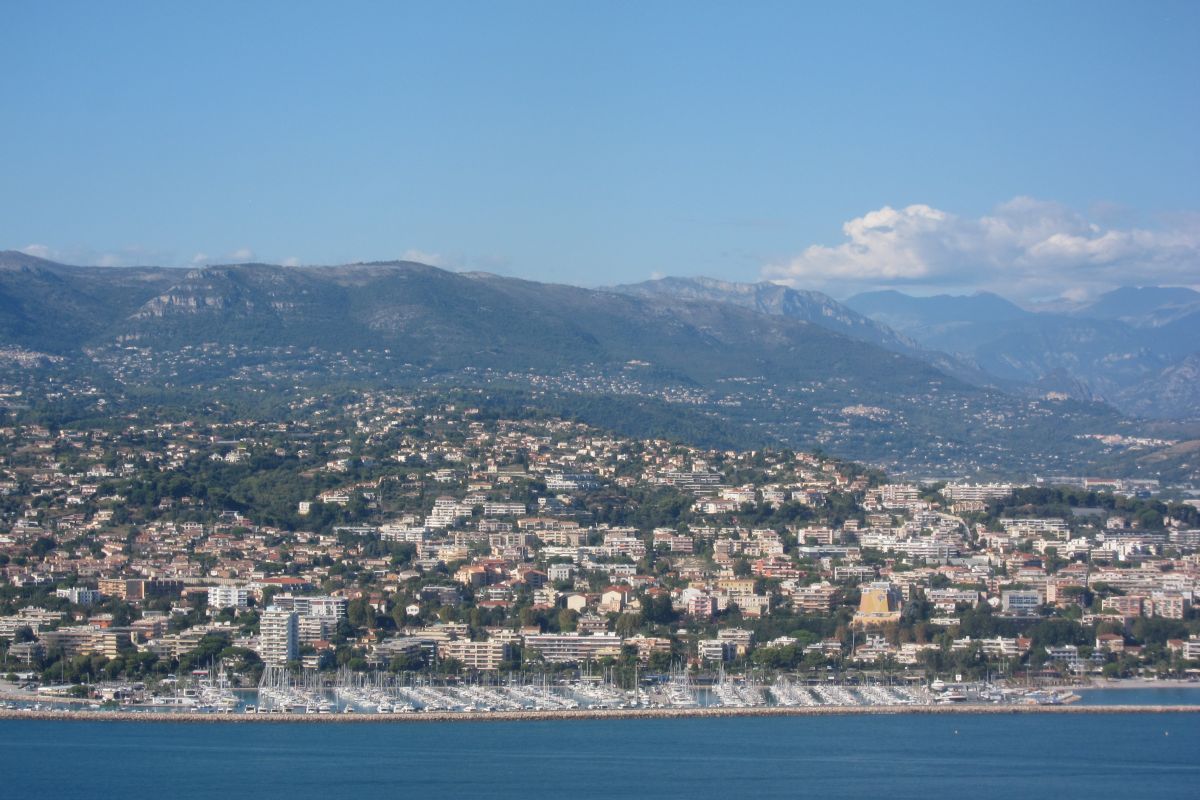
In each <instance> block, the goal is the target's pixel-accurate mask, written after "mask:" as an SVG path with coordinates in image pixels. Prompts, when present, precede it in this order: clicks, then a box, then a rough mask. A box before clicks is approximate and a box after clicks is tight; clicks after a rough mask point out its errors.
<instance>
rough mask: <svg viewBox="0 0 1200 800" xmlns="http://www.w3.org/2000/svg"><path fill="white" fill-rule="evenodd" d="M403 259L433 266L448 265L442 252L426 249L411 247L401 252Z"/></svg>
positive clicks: (401, 258)
mask: <svg viewBox="0 0 1200 800" xmlns="http://www.w3.org/2000/svg"><path fill="white" fill-rule="evenodd" d="M400 260H401V261H415V262H417V263H418V264H428V265H429V266H431V267H442V266H445V265H446V259H444V258H443V257H442V255H441V254H440V253H429V252H426V251H424V250H416V249H413V248H409V249H408V250H405V251H404V252H403V253H401V254H400Z"/></svg>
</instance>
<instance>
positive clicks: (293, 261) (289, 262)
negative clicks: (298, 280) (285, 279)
mask: <svg viewBox="0 0 1200 800" xmlns="http://www.w3.org/2000/svg"><path fill="white" fill-rule="evenodd" d="M283 266H285V267H298V266H300V259H299V258H297V257H296V256H288V257H287V258H285V259H284V260H283Z"/></svg>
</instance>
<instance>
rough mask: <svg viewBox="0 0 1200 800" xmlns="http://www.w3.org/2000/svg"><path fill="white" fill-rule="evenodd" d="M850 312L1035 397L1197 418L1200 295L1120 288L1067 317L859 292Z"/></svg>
mask: <svg viewBox="0 0 1200 800" xmlns="http://www.w3.org/2000/svg"><path fill="white" fill-rule="evenodd" d="M846 305H847V306H849V307H850V308H853V309H854V310H856V311H858V312H860V313H862V314H864V315H865V316H868V317H870V318H871V319H873V320H875V321H877V322H880V323H882V324H884V325H887V326H888V327H889V328H891V329H893V330H896V331H898V332H900V333H902V334H904V335H906V336H909V337H911V338H912V339H914V340H915V341H917V342H920V343H921V344H922V345H923V346H925V347H928V348H932V349H938V350H946V351H947V352H951V353H953V354H955V355H957V356H960V357H962V358H965V359H968V360H970V361H971V362H972V363H973V364H974V365H975V366H977V367H978V368H979V369H981V370H983V371H985V372H986V373H988V374H990V375H992V376H994V377H996V378H998V379H1001V380H1004V381H1009V382H1012V383H1023V384H1027V385H1034V386H1036V387H1038V389H1040V390H1055V391H1064V392H1068V393H1070V394H1072V395H1073V396H1075V397H1080V398H1094V399H1098V400H1102V401H1104V402H1107V403H1110V404H1111V405H1113V406H1115V407H1116V408H1119V409H1120V410H1122V411H1124V412H1126V413H1129V414H1135V415H1139V416H1147V417H1165V418H1187V417H1195V416H1196V415H1197V414H1198V413H1200V380H1198V379H1197V377H1198V375H1200V293H1197V292H1195V291H1192V290H1191V289H1186V288H1159V287H1145V288H1122V289H1116V290H1113V291H1111V292H1108V293H1107V294H1105V295H1103V296H1101V297H1099V298H1097V299H1096V300H1095V301H1094V302H1091V303H1088V304H1086V305H1079V306H1077V307H1075V308H1073V309H1070V310H1066V311H1037V312H1035V311H1027V310H1025V309H1023V308H1020V307H1019V306H1017V305H1015V304H1013V303H1011V302H1009V301H1007V300H1005V299H1004V298H1002V297H999V296H998V295H995V294H988V293H983V294H977V295H971V296H963V297H952V296H946V295H941V296H936V297H909V296H907V295H904V294H901V293H899V292H895V291H884V292H869V293H865V294H859V295H856V296H855V297H852V298H850V299H849V300H847V301H846Z"/></svg>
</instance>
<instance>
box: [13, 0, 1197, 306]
mask: <svg viewBox="0 0 1200 800" xmlns="http://www.w3.org/2000/svg"><path fill="white" fill-rule="evenodd" d="M2 17H3V21H4V25H3V27H4V29H5V31H6V36H5V47H4V48H2V49H0V99H2V101H3V108H4V109H5V113H4V115H3V119H2V120H0V145H2V148H3V149H2V152H3V153H4V158H3V159H0V248H13V249H25V250H26V251H27V252H33V253H38V254H43V255H47V256H50V257H54V258H58V259H61V260H65V261H71V262H74V263H99V264H113V265H121V264H129V263H161V264H170V265H187V264H191V263H208V262H230V261H241V260H248V259H251V258H253V259H255V260H263V261H270V262H274V263H283V262H288V263H303V264H321V263H340V262H348V261H358V260H384V259H392V258H399V257H403V256H408V257H415V258H418V259H422V260H426V261H432V262H435V263H438V264H440V265H444V266H448V267H451V268H456V269H483V270H488V271H493V272H499V273H503V274H510V275H516V276H520V277H526V278H532V279H537V280H558V281H563V282H569V283H577V284H583V285H604V284H609V283H615V282H626V281H635V280H642V279H646V278H648V277H650V276H651V275H657V274H672V275H698V274H704V275H711V276H715V277H721V278H727V279H733V280H759V279H762V278H764V277H766V278H771V279H774V280H782V281H786V282H790V283H793V284H794V285H797V286H811V287H814V288H822V289H826V290H828V291H831V292H833V293H834V294H838V295H845V294H847V293H850V292H853V291H857V290H860V289H864V288H871V287H874V286H899V287H901V288H906V289H909V290H912V291H917V292H928V291H935V290H951V291H967V290H971V289H974V288H1002V289H1007V290H1008V291H1009V293H1010V294H1017V295H1023V296H1026V297H1049V296H1055V295H1058V294H1062V293H1068V294H1071V293H1076V294H1079V293H1087V292H1092V291H1095V290H1099V289H1102V288H1105V287H1107V286H1110V285H1115V284H1117V283H1166V284H1196V283H1200V277H1197V276H1198V275H1200V262H1198V261H1197V254H1200V180H1198V178H1200V156H1198V154H1197V147H1196V143H1197V142H1200V103H1198V102H1197V99H1198V96H1197V92H1198V89H1200V47H1197V46H1196V42H1197V41H1200V4H1197V3H1161V2H1156V3H1137V4H1135V3H1125V4H1118V3H1111V2H1087V3H1083V2H1053V3H995V4H984V3H950V2H942V3H887V4H885V3H839V4H829V5H818V4H806V3H800V2H786V3H766V2H760V3H749V4H742V3H732V2H730V3H702V2H701V3H697V2H689V3H669V2H640V3H619V2H615V3H614V2H604V3H582V2H505V3H494V2H493V3H482V2H481V3H455V2H448V3H436V4H435V3H423V4H416V3H411V4H407V3H338V4H332V3H327V4H317V3H306V2H289V3H268V2H256V3H222V2H205V3H197V4H191V5H186V6H185V5H184V4H182V3H132V2H115V3H103V4H101V3H8V4H6V6H5V9H4V11H3V15H2Z"/></svg>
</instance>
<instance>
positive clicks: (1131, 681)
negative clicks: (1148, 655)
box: [1064, 678, 1200, 692]
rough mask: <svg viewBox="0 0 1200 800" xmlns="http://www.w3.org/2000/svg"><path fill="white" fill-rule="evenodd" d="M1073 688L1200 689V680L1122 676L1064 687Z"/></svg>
mask: <svg viewBox="0 0 1200 800" xmlns="http://www.w3.org/2000/svg"><path fill="white" fill-rule="evenodd" d="M1064 688H1071V689H1073V690H1075V691H1089V692H1090V691H1093V690H1096V689H1100V690H1104V691H1108V690H1110V689H1113V690H1128V689H1197V690H1200V682H1197V681H1189V680H1187V679H1184V678H1164V679H1162V680H1158V679H1155V680H1149V679H1146V678H1120V679H1118V680H1113V681H1093V682H1092V683H1086V684H1081V685H1079V686H1072V687H1064Z"/></svg>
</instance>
